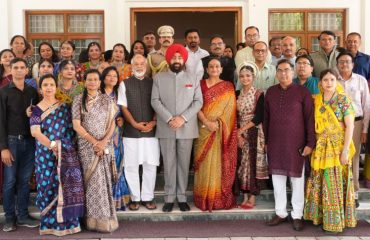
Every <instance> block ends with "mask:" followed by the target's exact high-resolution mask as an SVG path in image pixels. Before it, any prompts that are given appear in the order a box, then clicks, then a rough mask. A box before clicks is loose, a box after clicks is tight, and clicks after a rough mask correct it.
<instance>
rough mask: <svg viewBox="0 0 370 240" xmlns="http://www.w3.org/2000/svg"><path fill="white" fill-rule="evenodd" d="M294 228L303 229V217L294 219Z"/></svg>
mask: <svg viewBox="0 0 370 240" xmlns="http://www.w3.org/2000/svg"><path fill="white" fill-rule="evenodd" d="M293 229H294V230H296V231H302V229H303V221H302V219H293Z"/></svg>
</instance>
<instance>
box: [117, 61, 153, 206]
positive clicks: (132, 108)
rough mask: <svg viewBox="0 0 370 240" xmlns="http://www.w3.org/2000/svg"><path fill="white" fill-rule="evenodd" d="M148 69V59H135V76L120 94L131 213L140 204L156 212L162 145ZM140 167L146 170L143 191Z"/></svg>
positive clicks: (121, 87)
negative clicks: (157, 177)
mask: <svg viewBox="0 0 370 240" xmlns="http://www.w3.org/2000/svg"><path fill="white" fill-rule="evenodd" d="M146 67H147V64H146V59H145V57H143V56H141V55H135V56H134V58H133V59H132V70H133V73H134V76H132V77H130V78H128V79H126V80H125V81H123V82H121V84H120V86H119V92H118V104H120V105H121V106H122V111H123V115H124V117H125V120H126V122H125V124H124V126H123V146H124V151H125V154H124V166H125V176H126V180H127V184H128V186H129V189H130V192H131V203H130V205H129V208H130V209H131V210H137V209H138V208H139V206H140V205H139V203H140V201H141V204H142V205H144V206H145V207H146V208H147V209H149V210H153V209H155V208H156V205H155V203H154V202H153V198H154V188H155V180H156V173H157V166H158V165H159V142H158V139H157V138H156V137H155V126H156V123H157V121H156V117H155V113H154V110H153V108H152V106H151V92H152V86H153V80H152V79H151V78H148V77H145V72H146ZM139 165H142V166H143V175H142V184H141V191H140V178H139Z"/></svg>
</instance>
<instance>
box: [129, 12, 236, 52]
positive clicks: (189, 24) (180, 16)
mask: <svg viewBox="0 0 370 240" xmlns="http://www.w3.org/2000/svg"><path fill="white" fill-rule="evenodd" d="M241 19H242V11H241V8H239V7H214V8H212V7H209V8H208V7H206V8H132V9H131V42H134V41H135V40H136V39H140V40H141V39H142V36H143V34H144V33H146V32H148V31H153V32H155V33H156V35H157V29H158V27H160V26H162V25H171V26H172V27H173V28H174V29H175V36H174V39H175V42H176V43H184V32H185V31H186V30H187V29H189V28H197V29H199V31H200V38H201V44H200V45H201V47H202V48H203V49H206V50H208V49H209V39H210V38H211V37H212V36H213V35H215V34H220V35H222V36H223V37H224V41H225V43H226V44H229V45H231V46H232V47H233V48H235V46H236V44H237V43H238V42H240V41H241V40H242V30H241V27H242V23H241ZM157 44H158V41H157ZM158 47H159V46H157V48H158Z"/></svg>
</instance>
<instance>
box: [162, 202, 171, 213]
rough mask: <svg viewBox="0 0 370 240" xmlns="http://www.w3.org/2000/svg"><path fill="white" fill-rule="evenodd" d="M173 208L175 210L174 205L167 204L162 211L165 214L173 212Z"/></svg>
mask: <svg viewBox="0 0 370 240" xmlns="http://www.w3.org/2000/svg"><path fill="white" fill-rule="evenodd" d="M172 208H173V203H172V202H171V203H168V202H166V203H164V205H163V208H162V211H163V212H172Z"/></svg>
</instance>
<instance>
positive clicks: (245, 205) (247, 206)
mask: <svg viewBox="0 0 370 240" xmlns="http://www.w3.org/2000/svg"><path fill="white" fill-rule="evenodd" d="M240 207H241V208H243V209H252V208H253V207H254V205H253V204H251V203H249V202H247V203H243V204H241V205H240Z"/></svg>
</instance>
